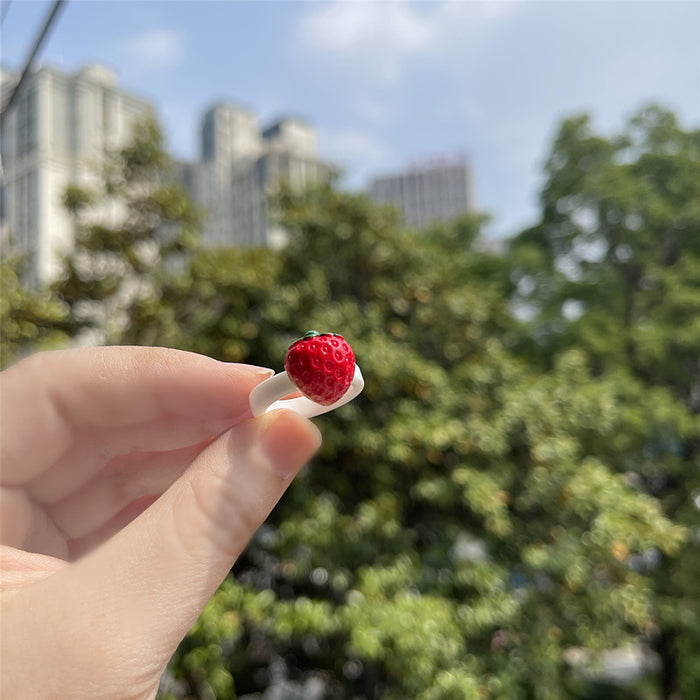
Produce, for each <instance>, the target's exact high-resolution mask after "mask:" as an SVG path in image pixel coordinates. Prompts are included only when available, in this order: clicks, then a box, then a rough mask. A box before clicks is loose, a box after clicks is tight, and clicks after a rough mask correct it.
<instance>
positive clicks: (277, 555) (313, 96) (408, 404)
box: [0, 0, 700, 700]
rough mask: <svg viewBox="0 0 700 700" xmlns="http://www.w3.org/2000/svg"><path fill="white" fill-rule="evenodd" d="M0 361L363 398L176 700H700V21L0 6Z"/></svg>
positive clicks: (190, 665) (305, 480)
mask: <svg viewBox="0 0 700 700" xmlns="http://www.w3.org/2000/svg"><path fill="white" fill-rule="evenodd" d="M0 7H1V10H2V37H1V38H2V43H1V54H0V59H1V63H2V75H1V80H2V82H1V87H0V109H1V111H2V123H1V130H2V131H1V147H2V148H1V155H2V181H1V189H0V227H1V229H0V245H1V247H2V269H1V276H0V292H1V297H0V320H1V322H2V329H1V330H2V334H1V335H0V362H1V363H2V366H3V367H6V366H7V365H9V364H11V363H12V362H14V361H16V360H17V359H19V358H20V357H22V356H24V355H26V354H29V353H31V352H35V351H38V350H42V349H47V348H56V347H65V346H70V345H73V346H77V345H88V344H98V343H116V344H121V343H124V344H126V343H128V344H142V345H154V344H155V345H165V346H170V347H176V348H182V349H186V350H193V351H196V352H201V353H205V354H208V355H210V356H212V357H216V358H219V359H222V360H226V361H236V362H238V361H240V362H249V363H255V364H261V365H264V366H270V367H277V368H280V369H281V362H282V358H283V355H284V352H285V349H286V347H287V346H288V345H289V344H290V343H291V342H292V341H293V340H294V339H296V338H298V337H300V336H301V335H303V333H304V332H305V331H306V330H308V329H310V328H316V329H318V330H319V331H321V332H327V331H330V332H337V333H342V334H343V335H344V336H345V337H346V338H347V339H348V341H349V342H350V343H351V344H352V346H353V348H354V349H355V353H356V356H357V358H358V363H359V364H360V366H361V367H362V370H363V374H364V376H365V379H366V389H365V392H364V393H363V394H362V396H361V397H360V398H359V399H357V400H356V401H354V402H353V403H352V404H349V405H347V406H345V407H343V408H342V409H340V410H338V411H337V412H335V413H333V414H331V415H328V416H324V417H322V418H320V419H319V420H318V423H319V426H320V427H321V430H322V432H323V434H324V445H323V448H322V450H321V452H320V454H319V455H318V457H317V458H315V459H314V461H313V462H312V463H311V464H310V465H309V466H308V467H307V468H306V469H305V470H304V472H303V473H302V475H301V476H300V477H299V478H298V480H297V481H296V482H295V483H294V485H293V486H292V487H291V488H290V490H289V492H288V493H287V495H286V496H285V497H284V499H283V501H282V502H281V503H280V504H279V506H278V507H277V509H276V510H275V512H274V513H273V515H272V516H271V518H270V519H269V520H268V522H267V523H266V524H265V525H264V526H263V528H262V529H261V530H260V531H259V533H258V535H257V536H256V538H255V539H254V541H253V542H251V544H250V546H249V548H248V550H247V551H246V553H245V555H244V556H243V557H242V558H241V560H240V561H239V562H238V563H237V564H236V566H235V568H234V570H233V571H232V575H231V576H230V577H229V578H228V579H227V580H226V581H225V583H224V584H223V585H222V587H221V588H220V590H219V591H218V593H217V594H216V596H215V597H214V599H213V600H212V602H211V603H210V605H209V606H208V607H207V609H206V610H205V612H204V613H203V615H202V616H201V618H200V619H199V621H198V622H197V623H196V625H195V627H194V628H193V629H192V631H191V632H190V634H189V635H188V636H187V638H186V639H185V640H184V641H183V643H182V644H181V646H180V648H179V650H178V652H177V654H176V655H175V657H174V658H173V660H172V662H171V664H170V666H169V667H168V670H167V672H166V674H165V675H164V677H163V680H162V683H161V689H160V695H159V697H160V698H162V700H166V699H167V700H173V699H181V698H205V699H209V698H217V699H219V698H234V697H237V698H246V699H247V700H253V699H254V698H255V699H257V700H291V699H293V698H295V699H296V698H298V699H307V698H308V699H311V700H314V699H315V700H321V699H324V698H329V699H335V698H338V699H345V698H348V699H359V698H370V699H375V698H376V699H379V698H383V699H399V698H408V699H413V698H418V699H421V700H429V699H430V700H433V699H435V700H437V699H445V700H448V699H457V700H458V699H461V698H484V699H485V698H489V699H491V698H503V699H504V700H505V699H520V698H522V699H523V700H525V699H528V700H529V699H530V698H533V699H537V700H540V699H542V700H545V699H547V700H549V699H552V700H553V699H556V698H572V699H578V700H588V699H593V698H620V699H625V700H627V699H629V700H652V699H656V698H659V699H663V700H680V699H686V700H689V699H692V698H698V697H700V596H699V595H698V592H699V590H700V586H699V585H698V580H699V577H700V48H699V46H700V42H698V34H699V28H700V5H698V4H696V3H692V2H678V3H674V2H618V3H594V2H526V1H521V2H508V3H502V2H440V1H435V2H422V3H417V2H313V3H312V2H308V3H306V2H305V3H302V2H264V3H263V2H257V3H253V2H177V3H163V2H77V1H73V2H65V1H63V2H62V1H58V2H53V1H52V2H25V1H20V0H14V1H13V2H10V1H8V0H4V1H3V2H2V4H1V6H0Z"/></svg>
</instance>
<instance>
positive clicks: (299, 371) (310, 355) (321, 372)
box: [284, 331, 355, 406]
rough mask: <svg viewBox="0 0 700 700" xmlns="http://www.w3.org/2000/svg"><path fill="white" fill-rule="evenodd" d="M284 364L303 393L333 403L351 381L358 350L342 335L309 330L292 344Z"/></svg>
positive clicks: (320, 400) (326, 403) (311, 397)
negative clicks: (353, 348)
mask: <svg viewBox="0 0 700 700" xmlns="http://www.w3.org/2000/svg"><path fill="white" fill-rule="evenodd" d="M284 368H285V370H287V374H288V375H289V378H290V379H291V380H292V381H293V382H294V384H296V386H297V388H298V389H299V391H301V393H302V394H304V396H306V397H307V398H309V399H311V400H312V401H315V402H316V403H318V404H321V405H322V406H330V405H331V404H332V403H335V402H336V401H338V399H340V398H341V397H342V396H343V394H344V393H345V392H346V391H347V390H348V388H349V387H350V384H351V383H352V379H353V377H354V376H355V353H354V352H353V351H352V348H351V347H350V346H349V345H348V343H347V342H346V340H345V338H343V336H342V335H336V334H335V333H323V334H319V333H317V332H316V331H309V332H308V333H307V334H306V335H305V336H304V337H303V338H301V339H300V340H297V341H295V342H294V343H292V344H291V345H290V346H289V349H288V350H287V354H286V355H285V356H284Z"/></svg>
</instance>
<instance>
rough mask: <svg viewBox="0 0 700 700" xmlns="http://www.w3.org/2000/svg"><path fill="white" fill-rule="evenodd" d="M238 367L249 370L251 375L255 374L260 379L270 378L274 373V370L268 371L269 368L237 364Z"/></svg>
mask: <svg viewBox="0 0 700 700" xmlns="http://www.w3.org/2000/svg"><path fill="white" fill-rule="evenodd" d="M238 366H239V367H244V368H245V369H247V370H250V371H251V372H252V373H253V374H257V375H259V376H261V377H265V379H267V378H268V377H271V376H272V375H273V374H274V373H275V370H274V369H270V368H269V367H258V366H257V365H244V364H239V365H238Z"/></svg>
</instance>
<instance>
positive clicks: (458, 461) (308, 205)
mask: <svg viewBox="0 0 700 700" xmlns="http://www.w3.org/2000/svg"><path fill="white" fill-rule="evenodd" d="M280 204H281V207H282V219H281V222H282V224H283V225H284V227H285V228H286V230H287V231H288V232H289V234H290V242H289V245H288V247H287V248H286V249H285V250H284V251H283V252H281V253H273V252H270V251H247V252H227V253H224V254H222V253H217V254H211V253H207V254H204V255H202V256H200V257H198V258H197V259H195V260H194V261H193V262H192V264H191V265H190V268H189V271H188V273H187V274H186V275H185V276H183V277H182V278H181V279H180V280H179V281H178V282H177V284H175V285H174V286H173V287H172V288H167V287H166V288H165V289H164V292H163V294H162V295H161V296H160V297H159V302H158V305H157V306H152V307H150V308H146V305H144V304H140V305H138V309H139V312H138V320H139V330H138V334H139V336H137V337H142V335H141V334H143V333H147V334H150V335H149V337H150V338H153V337H155V339H156V341H157V342H161V339H167V341H168V342H172V341H176V342H184V343H185V345H184V347H186V348H187V349H200V350H201V349H203V348H204V347H206V349H207V351H208V352H210V353H211V354H214V355H215V356H219V357H222V358H232V357H234V358H235V359H237V360H243V361H249V362H261V363H265V364H270V365H272V366H278V367H279V365H280V364H281V358H282V356H283V353H284V350H285V348H286V346H287V345H288V344H289V342H290V341H291V340H293V339H294V338H295V337H297V336H299V335H300V334H301V333H302V332H303V331H305V330H307V329H308V328H310V327H315V328H319V329H320V330H334V331H342V332H343V333H344V334H345V335H346V337H347V338H348V339H349V340H350V341H351V342H352V344H353V347H354V348H355V350H356V354H357V357H358V362H359V363H360V365H361V367H362V369H363V372H364V374H365V377H366V380H367V383H366V389H365V392H364V393H363V395H362V396H361V397H360V398H358V399H357V400H356V401H355V402H353V403H352V404H350V405H348V406H346V407H344V408H343V409H342V410H341V411H338V412H336V413H334V414H332V415H329V416H326V417H324V418H322V419H319V422H321V423H322V430H323V433H324V447H323V449H322V452H321V454H320V455H319V457H318V458H317V459H316V460H315V461H314V463H313V464H312V465H311V466H310V467H309V469H308V470H307V472H306V473H305V474H304V475H303V476H302V477H301V478H300V479H298V481H297V482H296V483H295V484H294V485H293V487H292V489H291V490H290V492H289V493H288V495H287V497H286V498H285V499H284V501H283V502H282V503H281V504H280V506H279V507H278V508H277V510H276V511H275V513H274V514H273V516H272V518H271V519H270V520H269V521H268V523H267V524H266V526H265V527H264V528H263V529H262V530H261V531H260V533H259V534H258V536H257V537H256V538H255V540H254V541H253V542H252V543H251V545H250V547H249V548H248V550H247V552H246V554H245V556H244V557H243V558H242V559H241V560H240V561H239V562H238V563H237V565H236V567H235V569H234V572H233V574H234V575H233V576H232V577H231V578H230V579H229V580H227V582H226V583H225V584H224V586H223V587H222V588H221V590H220V591H219V592H218V593H217V595H216V596H215V598H214V600H213V601H212V603H211V604H210V606H209V607H208V608H207V610H205V612H204V614H203V615H202V617H201V618H200V620H199V622H198V623H197V626H196V627H195V628H194V629H193V630H192V632H191V634H190V635H189V636H188V638H187V639H186V640H185V642H183V645H182V646H181V648H180V652H179V654H178V655H177V656H176V658H175V659H174V660H173V663H172V664H171V668H170V673H171V676H172V678H171V681H172V683H171V685H170V687H171V691H170V696H173V695H175V696H179V697H181V696H184V695H186V694H187V693H188V692H189V693H192V692H194V693H197V694H199V695H204V694H205V693H209V692H214V694H215V695H216V696H218V697H226V696H227V694H230V693H231V692H233V689H234V688H235V690H236V691H237V692H238V693H239V694H243V693H249V692H256V691H258V692H259V691H261V690H263V689H265V688H266V687H268V686H269V685H270V684H274V683H277V684H282V683H296V684H297V688H298V690H299V689H301V690H299V692H302V693H310V692H311V691H310V690H309V686H308V684H309V683H311V680H312V679H316V680H318V681H319V682H320V683H321V684H322V686H323V687H324V688H325V691H324V692H325V695H326V697H338V698H345V697H353V696H357V695H360V696H362V697H368V698H375V697H376V698H378V697H384V698H406V697H415V698H466V697H492V698H498V697H500V698H530V697H534V698H560V697H564V696H567V695H573V694H575V693H576V692H578V690H579V689H580V688H579V686H580V685H581V683H582V681H581V679H580V678H579V676H578V675H577V673H575V672H574V670H573V669H572V667H571V664H570V662H569V658H570V651H571V649H572V648H584V649H586V650H589V651H590V652H592V653H595V652H597V651H601V650H604V649H608V648H612V647H614V646H616V645H618V644H621V643H623V642H625V641H628V640H630V639H635V638H636V637H637V636H638V635H639V634H643V633H645V632H647V631H648V629H649V628H650V626H651V625H652V624H653V622H654V618H653V615H652V613H651V609H650V601H651V599H652V592H651V580H650V579H649V578H648V577H647V576H646V575H645V574H644V573H643V572H640V571H638V570H635V569H634V568H633V567H631V566H630V565H629V561H630V558H631V557H637V559H640V560H641V559H642V556H643V554H644V553H645V552H647V551H649V550H650V549H651V548H655V549H658V551H663V552H666V553H668V554H669V555H671V554H673V553H674V552H676V551H677V550H678V548H679V546H680V544H681V542H682V541H683V538H684V535H685V532H684V530H683V528H679V527H677V526H675V525H674V524H673V523H671V522H670V521H669V520H668V519H667V518H665V517H664V515H663V513H662V511H661V508H660V506H659V504H658V503H657V502H656V500H655V499H654V498H653V497H651V496H648V495H644V494H641V493H640V492H639V491H638V490H637V489H636V488H634V486H633V485H630V484H629V483H628V481H627V480H626V479H625V478H623V477H622V476H620V475H619V474H618V472H621V471H623V466H624V464H625V463H626V462H625V460H634V459H636V458H637V457H638V456H639V455H641V454H642V453H643V450H644V448H645V445H646V444H647V435H646V432H645V429H644V426H645V421H646V420H647V418H646V416H645V415H642V414H639V413H635V412H630V411H629V410H628V406H627V404H626V403H625V402H623V401H621V400H620V393H621V391H622V389H621V387H623V388H624V387H627V386H628V384H627V379H626V378H621V377H619V376H609V377H605V378H595V377H592V376H591V373H590V371H589V370H588V369H587V367H586V357H585V355H583V354H582V353H580V352H570V353H567V354H564V355H562V356H561V357H560V358H559V359H557V360H556V362H555V365H554V367H553V368H552V369H551V371H549V372H547V373H540V372H537V371H533V369H532V368H531V367H530V366H529V363H528V362H525V361H522V360H519V359H518V358H517V357H515V356H514V355H513V352H512V350H511V349H510V348H509V346H512V347H514V348H517V347H518V346H519V342H518V338H519V335H518V324H517V323H516V322H515V320H514V319H513V318H512V316H511V314H510V312H509V302H508V299H507V297H505V296H504V294H503V284H504V283H503V281H502V279H501V277H502V272H503V267H502V265H503V263H502V261H498V260H495V259H493V258H492V257H491V256H488V255H485V254H480V253H477V252H475V250H474V249H473V248H472V247H469V246H468V245H467V244H468V243H469V240H470V238H471V239H473V238H474V236H471V237H467V236H465V235H464V233H465V231H467V230H468V228H465V227H467V226H471V227H472V228H476V230H478V228H479V222H478V221H472V222H471V223H469V222H466V221H463V222H461V223H460V224H459V227H460V228H459V229H453V230H449V228H444V229H442V230H441V231H433V235H429V236H424V237H422V236H420V235H416V234H409V233H406V232H403V231H401V230H400V229H399V228H398V226H397V222H396V217H395V214H394V213H393V212H391V211H389V210H386V209H381V208H378V207H376V206H375V205H372V204H370V203H369V202H368V201H367V200H366V199H364V198H363V197H357V196H351V195H347V194H342V193H338V192H336V191H334V190H333V189H332V188H331V187H320V188H318V189H316V190H314V191H310V192H306V193H304V194H303V195H298V194H296V195H295V194H294V193H292V192H290V191H285V192H283V194H282V196H281V199H280ZM236 262H237V263H239V264H238V265H236V264H232V263H236ZM253 262H254V263H255V267H254V268H252V266H251V267H250V268H249V267H246V263H248V265H250V264H251V263H253ZM485 266H487V267H488V266H491V268H492V269H494V270H498V271H499V276H498V280H497V282H496V283H491V282H489V281H488V280H485V279H484V275H483V269H484V267H485ZM190 290H191V293H192V295H193V296H192V299H193V301H192V304H191V306H190V307H189V308H188V307H187V304H186V299H187V298H188V297H189V295H190ZM164 305H165V307H166V308H163V306H164ZM202 309H206V311H200V312H198V310H202ZM212 309H213V312H210V310H212ZM232 349H233V350H232ZM627 390H628V391H632V390H633V389H632V388H629V389H627ZM659 396H661V394H660V395H659ZM675 418H676V416H674V419H675ZM173 679H174V680H173ZM178 683H179V685H178ZM304 684H306V685H304Z"/></svg>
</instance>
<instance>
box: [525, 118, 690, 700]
mask: <svg viewBox="0 0 700 700" xmlns="http://www.w3.org/2000/svg"><path fill="white" fill-rule="evenodd" d="M546 177H547V180H546V184H545V186H544V189H543V192H542V196H541V202H542V216H541V221H540V222H539V223H538V224H537V225H536V226H534V227H533V228H531V229H530V230H528V231H525V232H524V233H522V234H521V235H520V236H518V237H517V238H516V239H515V240H514V242H513V245H512V251H513V258H514V261H515V262H514V271H513V278H514V281H515V282H516V284H517V285H518V290H519V294H518V299H517V305H519V306H520V308H522V309H526V310H527V311H528V312H529V313H530V314H532V316H533V318H532V323H531V334H530V338H531V340H532V345H531V348H530V349H531V351H532V350H533V349H534V352H533V356H536V357H538V358H539V359H540V360H541V361H542V363H543V366H550V365H551V363H552V362H555V361H556V358H557V357H558V355H559V354H560V353H561V352H563V351H565V350H566V349H567V348H571V347H579V348H583V349H585V351H586V352H587V353H588V356H589V357H590V362H591V366H592V368H593V369H594V370H595V371H596V372H597V373H608V374H611V373H614V374H616V375H618V376H620V377H621V381H620V392H619V393H620V398H621V400H623V401H624V402H625V403H626V404H627V405H628V406H629V410H632V409H633V408H634V409H635V410H639V407H640V405H641V406H644V409H643V411H645V412H646V416H647V418H646V421H645V422H644V423H643V425H644V426H645V430H646V431H647V440H646V442H647V444H646V448H645V450H644V453H643V455H641V457H642V458H641V459H640V460H639V461H636V462H632V461H630V460H628V463H627V465H626V466H625V467H624V469H625V470H626V471H628V472H629V473H630V474H632V475H633V476H634V478H635V479H636V480H637V481H638V482H639V484H640V487H641V488H643V489H644V490H645V491H646V492H648V493H650V494H652V495H654V496H655V497H656V498H657V499H658V501H659V502H660V503H661V504H662V505H663V507H664V510H665V512H666V513H667V515H668V516H669V517H671V518H672V519H673V520H674V521H676V522H679V523H684V524H685V525H687V526H688V527H689V528H691V529H692V530H693V531H695V532H697V531H698V526H700V513H699V512H698V511H699V509H698V506H697V503H698V501H697V496H698V494H700V491H698V489H699V488H700V423H699V421H698V414H699V413H700V360H699V359H698V358H700V324H698V319H699V318H700V130H698V129H696V130H684V129H683V128H682V127H681V126H680V125H679V124H678V122H677V120H676V118H675V116H674V115H673V114H672V113H670V112H668V111H665V110H663V109H661V108H659V107H648V108H645V109H643V110H641V111H640V112H639V113H638V114H637V115H635V116H634V117H633V118H632V119H630V121H629V123H628V124H627V125H626V127H625V129H624V130H623V131H622V132H621V133H620V134H619V135H615V136H613V137H610V138H606V137H603V136H601V135H598V134H596V133H594V131H593V130H592V127H591V124H590V120H589V119H588V117H585V116H583V117H577V118H572V119H568V120H566V121H565V122H564V123H563V124H562V126H561V128H560V130H559V134H558V136H557V137H556V140H555V142H554V145H553V148H552V151H551V154H550V156H549V159H548V161H547V164H546ZM681 415H682V421H681V420H680V418H679V416H681ZM672 416H676V417H675V418H674V417H672ZM698 544H699V543H698V540H697V538H695V539H694V540H693V539H689V540H688V541H687V542H686V544H685V545H684V547H683V549H682V551H681V552H680V553H679V555H678V556H677V557H674V558H663V559H662V561H661V564H660V565H659V566H657V567H655V569H654V571H653V572H652V576H653V577H654V591H655V619H656V633H655V634H654V635H653V642H654V646H655V647H656V649H657V651H658V652H659V654H660V656H661V659H662V661H663V670H662V691H663V697H675V696H674V693H678V692H682V693H683V697H696V696H698V694H700V635H699V634H698V631H697V630H698V626H699V623H700V605H699V604H698V595H697V581H698V579H699V578H700V547H699V546H698Z"/></svg>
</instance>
